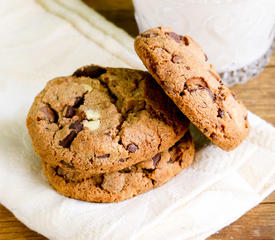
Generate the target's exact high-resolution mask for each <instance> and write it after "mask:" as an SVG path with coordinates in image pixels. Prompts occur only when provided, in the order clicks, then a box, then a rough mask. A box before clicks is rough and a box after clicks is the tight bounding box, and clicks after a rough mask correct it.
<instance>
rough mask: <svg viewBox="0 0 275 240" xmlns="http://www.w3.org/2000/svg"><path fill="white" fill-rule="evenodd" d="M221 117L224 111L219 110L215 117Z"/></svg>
mask: <svg viewBox="0 0 275 240" xmlns="http://www.w3.org/2000/svg"><path fill="white" fill-rule="evenodd" d="M223 116H224V111H223V110H221V109H220V108H219V109H218V115H217V117H219V118H223Z"/></svg>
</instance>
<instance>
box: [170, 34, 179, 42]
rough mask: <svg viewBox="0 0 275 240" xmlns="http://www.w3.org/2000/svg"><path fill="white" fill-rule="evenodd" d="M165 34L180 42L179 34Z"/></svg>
mask: <svg viewBox="0 0 275 240" xmlns="http://www.w3.org/2000/svg"><path fill="white" fill-rule="evenodd" d="M167 35H168V36H169V37H171V38H173V39H174V40H175V41H176V42H177V43H180V36H179V35H178V34H176V33H174V32H168V33H167Z"/></svg>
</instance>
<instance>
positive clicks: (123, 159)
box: [118, 158, 127, 162]
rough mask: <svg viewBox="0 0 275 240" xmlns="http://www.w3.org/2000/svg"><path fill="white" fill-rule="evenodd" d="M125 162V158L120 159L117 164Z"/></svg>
mask: <svg viewBox="0 0 275 240" xmlns="http://www.w3.org/2000/svg"><path fill="white" fill-rule="evenodd" d="M126 160H127V158H121V159H119V160H118V161H119V162H125V161H126Z"/></svg>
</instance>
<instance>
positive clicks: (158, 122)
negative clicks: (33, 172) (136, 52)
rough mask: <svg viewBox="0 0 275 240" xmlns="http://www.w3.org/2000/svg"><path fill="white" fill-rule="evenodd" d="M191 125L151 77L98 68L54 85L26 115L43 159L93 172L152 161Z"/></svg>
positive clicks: (67, 167) (36, 100)
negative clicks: (151, 159) (146, 160)
mask: <svg viewBox="0 0 275 240" xmlns="http://www.w3.org/2000/svg"><path fill="white" fill-rule="evenodd" d="M188 126H189V121H188V119H187V118H186V117H185V116H184V115H183V114H182V113H181V112H180V111H179V110H178V109H177V107H176V106H175V105H174V103H173V102H172V101H170V99H169V98H168V97H167V96H166V95H165V93H163V90H162V89H161V88H160V87H159V86H158V84H156V83H155V82H154V80H153V79H152V77H151V75H150V74H149V73H147V72H143V71H138V70H131V69H117V68H102V67H99V66H94V65H91V66H86V67H83V68H81V69H79V70H77V71H76V72H75V74H74V75H73V76H68V77H59V78H55V79H53V80H51V81H49V82H48V83H47V85H46V87H45V89H44V90H43V91H41V92H40V93H39V94H38V96H37V97H36V98H35V100H34V103H33V105H32V107H31V109H30V112H29V114H28V117H27V127H28V130H29V134H30V136H31V138H32V143H33V146H34V150H35V152H36V153H37V154H38V155H39V156H40V157H41V158H42V159H43V161H45V162H48V163H49V164H52V165H56V166H60V167H62V168H63V169H67V170H76V171H80V172H82V171H85V172H87V173H89V174H98V173H103V172H111V171H116V170H119V169H123V168H126V167H128V166H131V165H133V164H135V163H137V162H139V161H144V160H145V159H148V158H151V157H153V156H155V155H156V154H157V153H158V152H161V151H164V150H166V149H168V148H169V147H171V146H173V145H174V144H175V143H176V142H177V141H178V140H179V139H180V138H181V137H182V136H184V134H185V132H186V131H187V130H188Z"/></svg>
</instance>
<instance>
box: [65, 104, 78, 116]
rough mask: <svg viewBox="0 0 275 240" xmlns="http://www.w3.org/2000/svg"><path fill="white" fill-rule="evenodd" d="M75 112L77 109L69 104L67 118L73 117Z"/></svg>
mask: <svg viewBox="0 0 275 240" xmlns="http://www.w3.org/2000/svg"><path fill="white" fill-rule="evenodd" d="M74 114H75V110H74V108H73V107H72V106H67V109H66V113H65V116H64V117H65V118H71V117H73V116H74Z"/></svg>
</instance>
